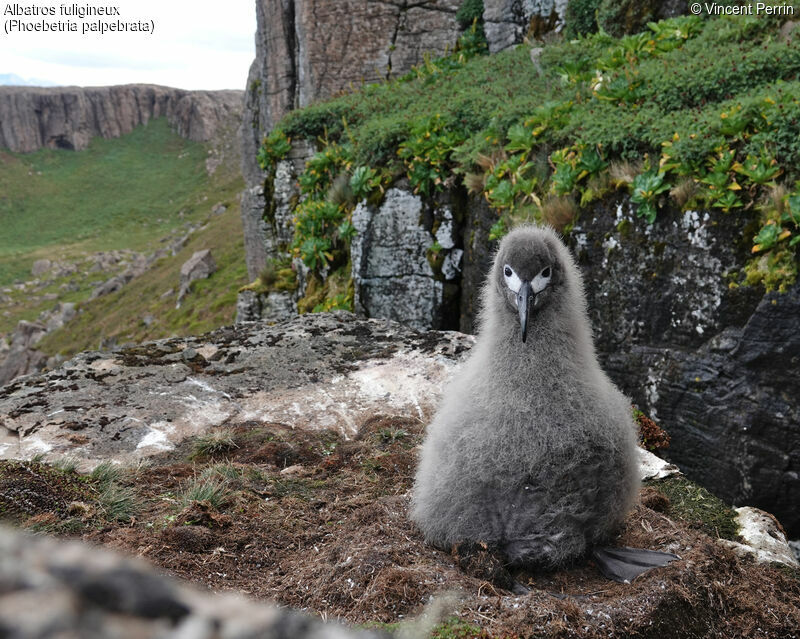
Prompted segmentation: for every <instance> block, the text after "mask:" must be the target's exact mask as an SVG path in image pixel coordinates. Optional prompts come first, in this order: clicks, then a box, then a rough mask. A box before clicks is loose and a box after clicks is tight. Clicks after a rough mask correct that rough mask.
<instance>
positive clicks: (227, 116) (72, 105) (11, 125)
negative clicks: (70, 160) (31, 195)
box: [0, 84, 242, 153]
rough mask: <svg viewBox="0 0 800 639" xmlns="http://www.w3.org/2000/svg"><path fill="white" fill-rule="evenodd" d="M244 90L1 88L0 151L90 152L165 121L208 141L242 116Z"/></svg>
mask: <svg viewBox="0 0 800 639" xmlns="http://www.w3.org/2000/svg"><path fill="white" fill-rule="evenodd" d="M241 111H242V92H241V91H184V90H182V89H172V88H169V87H162V86H156V85H146V84H128V85H120V86H111V87H48V88H37V87H0V148H7V149H10V150H12V151H18V152H24V153H27V152H31V151H36V150H37V149H41V148H45V147H49V148H64V149H74V150H80V149H85V148H86V147H87V146H88V144H89V140H91V139H92V138H93V137H94V136H102V137H104V138H115V137H119V136H121V135H125V134H126V133H130V132H131V131H132V130H133V129H134V128H136V127H137V126H139V125H141V124H147V122H149V121H150V120H151V119H153V118H158V117H166V118H167V119H168V121H169V123H170V125H171V126H172V127H173V128H174V129H175V131H176V132H177V133H178V135H180V136H182V137H185V138H188V139H190V140H195V141H198V142H205V141H207V140H210V139H212V138H213V137H214V136H215V135H217V133H218V132H219V131H220V129H221V128H223V127H224V126H225V125H227V124H228V122H229V121H230V120H231V118H238V117H240V114H241Z"/></svg>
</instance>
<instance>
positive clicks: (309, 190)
mask: <svg viewBox="0 0 800 639" xmlns="http://www.w3.org/2000/svg"><path fill="white" fill-rule="evenodd" d="M352 163H353V158H352V149H351V147H350V146H349V145H347V144H338V143H335V142H331V143H329V144H326V145H325V147H324V148H323V149H322V150H321V151H318V152H317V153H316V154H314V156H312V157H311V159H309V160H308V161H307V162H306V170H305V171H303V173H302V174H301V175H300V177H299V178H298V183H299V184H300V190H301V192H302V193H303V194H306V195H321V194H323V193H325V192H326V191H327V190H328V189H329V188H330V186H331V185H332V184H333V181H334V179H335V178H336V176H337V175H339V173H341V172H345V171H349V170H350V167H351V166H352Z"/></svg>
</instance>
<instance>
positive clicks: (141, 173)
mask: <svg viewBox="0 0 800 639" xmlns="http://www.w3.org/2000/svg"><path fill="white" fill-rule="evenodd" d="M206 154H207V147H206V145H204V144H200V143H197V142H191V141H189V140H185V139H183V138H181V137H179V136H178V135H176V134H175V133H173V132H172V131H171V130H170V129H169V126H168V125H167V121H166V119H165V118H159V119H158V120H154V121H151V122H150V123H149V124H148V125H147V126H142V127H139V128H137V129H136V130H134V131H133V132H132V133H130V134H129V135H126V136H124V137H122V138H118V139H111V140H106V139H103V138H95V139H93V140H92V141H91V144H90V145H89V148H88V149H87V150H85V151H80V152H74V151H66V150H60V149H43V150H40V151H36V152H34V153H29V154H22V153H10V152H7V151H3V150H0V229H2V232H1V233H0V286H5V285H7V284H9V283H10V282H12V281H14V280H15V279H18V278H20V279H24V278H26V277H28V276H29V275H30V268H31V265H32V263H33V261H34V260H35V259H38V258H40V257H50V255H49V254H50V252H51V251H52V250H56V249H57V250H58V251H59V254H61V253H63V252H64V251H67V252H68V253H69V252H74V251H80V252H86V251H96V250H109V249H115V248H131V249H142V248H144V247H145V246H147V245H148V243H150V242H152V241H153V240H154V239H157V238H158V236H159V234H162V235H163V234H165V233H166V232H167V231H169V230H170V229H171V228H173V227H175V226H176V225H177V224H179V223H181V222H182V220H181V219H179V218H178V217H177V213H178V212H179V211H182V210H183V211H185V215H184V219H190V218H192V216H193V215H194V214H195V213H196V209H197V206H198V201H197V200H198V194H200V193H201V192H203V190H204V189H205V188H206V187H207V182H208V176H207V175H206V171H205V164H204V163H205V159H206Z"/></svg>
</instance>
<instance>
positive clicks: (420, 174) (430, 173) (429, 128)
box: [397, 114, 464, 195]
mask: <svg viewBox="0 0 800 639" xmlns="http://www.w3.org/2000/svg"><path fill="white" fill-rule="evenodd" d="M463 141H464V138H463V137H462V135H461V134H459V132H457V131H455V130H453V129H452V128H450V127H449V126H448V125H447V122H446V121H445V120H444V119H443V118H442V117H441V115H439V114H437V115H435V116H433V117H429V118H424V119H421V120H419V121H417V122H415V123H414V124H413V125H412V127H411V137H410V138H409V139H408V140H406V141H405V142H403V143H402V144H401V145H400V148H399V149H398V150H397V155H398V156H400V157H401V158H402V159H403V161H404V163H405V165H406V167H407V169H408V179H409V180H410V181H411V185H412V186H413V187H414V190H415V192H419V193H422V194H424V195H430V194H431V193H432V191H433V190H434V189H439V190H440V189H441V188H442V185H443V184H444V181H445V180H446V179H447V176H448V175H449V174H450V171H451V168H452V167H451V165H450V155H451V153H452V152H453V150H454V149H455V148H456V147H457V146H458V145H459V144H461V143H462V142H463Z"/></svg>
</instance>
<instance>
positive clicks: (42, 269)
mask: <svg viewBox="0 0 800 639" xmlns="http://www.w3.org/2000/svg"><path fill="white" fill-rule="evenodd" d="M52 267H53V263H52V262H51V261H50V260H36V261H35V262H34V263H33V267H32V268H31V275H33V277H39V276H41V275H44V274H45V273H47V272H48V271H49V270H50V269H51V268H52Z"/></svg>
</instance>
